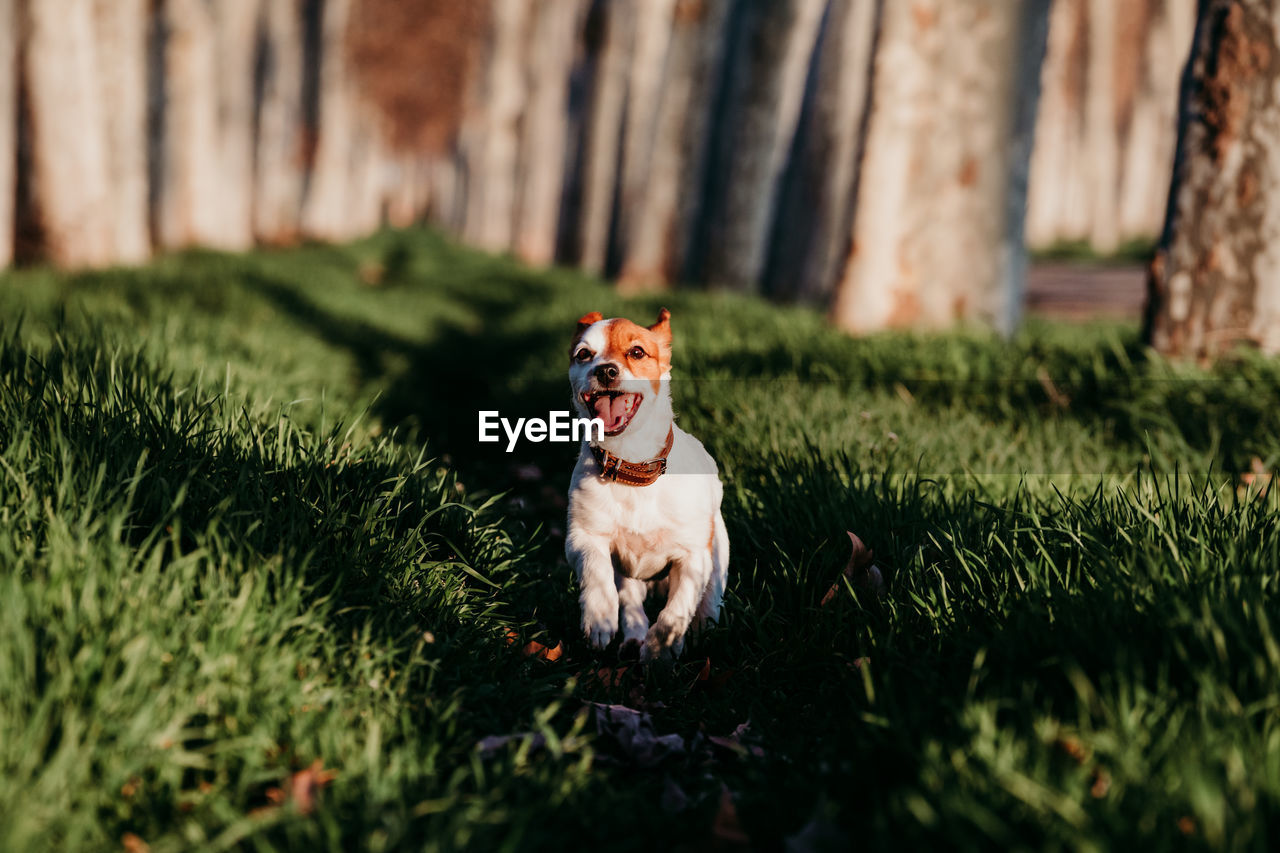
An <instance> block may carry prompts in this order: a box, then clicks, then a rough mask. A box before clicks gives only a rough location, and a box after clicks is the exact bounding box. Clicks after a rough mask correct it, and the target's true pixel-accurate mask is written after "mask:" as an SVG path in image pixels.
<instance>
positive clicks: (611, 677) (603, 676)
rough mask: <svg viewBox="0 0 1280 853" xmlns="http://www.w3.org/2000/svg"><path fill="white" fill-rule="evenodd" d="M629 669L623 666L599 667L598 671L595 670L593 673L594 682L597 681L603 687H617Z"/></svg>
mask: <svg viewBox="0 0 1280 853" xmlns="http://www.w3.org/2000/svg"><path fill="white" fill-rule="evenodd" d="M629 668H630V667H625V666H618V667H608V666H605V667H601V668H600V669H597V670H596V672H595V675H596V680H598V681H599V682H600V683H601V684H603V685H604V686H605V687H617V686H618V685H620V684H621V683H622V679H623V676H625V675H626V674H627V670H628V669H629Z"/></svg>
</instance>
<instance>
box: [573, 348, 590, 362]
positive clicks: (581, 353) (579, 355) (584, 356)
mask: <svg viewBox="0 0 1280 853" xmlns="http://www.w3.org/2000/svg"><path fill="white" fill-rule="evenodd" d="M573 360H574V361H590V360H591V350H589V349H587V348H586V347H583V348H582V349H580V350H578V351H577V352H575V353H574V354H573Z"/></svg>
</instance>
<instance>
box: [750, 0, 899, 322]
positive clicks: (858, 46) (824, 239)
mask: <svg viewBox="0 0 1280 853" xmlns="http://www.w3.org/2000/svg"><path fill="white" fill-rule="evenodd" d="M882 2H883V0H833V2H832V3H831V7H830V11H829V13H828V15H829V17H828V20H827V22H826V23H825V24H824V27H823V29H824V32H823V34H822V37H821V41H820V42H819V44H818V56H817V68H816V75H815V79H814V83H813V88H812V91H811V94H810V97H809V99H808V103H807V104H806V106H805V110H804V113H803V115H802V117H801V120H800V128H799V130H798V135H797V144H796V151H795V153H794V155H793V156H792V158H791V164H790V166H789V168H788V174H787V177H786V181H785V184H784V188H783V191H782V196H781V199H780V201H779V207H778V214H777V222H776V226H775V228H774V235H773V238H772V240H771V247H770V252H771V254H770V258H769V265H768V268H767V270H766V281H765V291H766V292H767V293H769V294H770V295H773V296H777V297H781V298H784V299H792V300H798V301H806V302H829V301H830V296H831V291H832V288H833V287H834V286H835V283H836V279H837V277H838V276H839V274H840V262H841V261H842V260H843V259H844V256H845V253H846V252H847V251H848V248H849V230H850V228H851V226H852V218H853V204H854V199H855V198H856V193H857V184H858V163H859V161H860V159H861V153H862V143H863V132H864V129H865V125H864V121H865V118H866V112H867V99H868V96H869V95H870V83H871V69H872V60H873V58H874V50H875V34H876V29H877V20H878V17H879V15H880V7H881V5H882Z"/></svg>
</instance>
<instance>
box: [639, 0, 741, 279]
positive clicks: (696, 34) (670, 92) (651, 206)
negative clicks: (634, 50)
mask: <svg viewBox="0 0 1280 853" xmlns="http://www.w3.org/2000/svg"><path fill="white" fill-rule="evenodd" d="M731 5H732V4H731V0H679V2H677V3H676V5H675V7H674V9H673V11H672V34H671V43H670V47H669V50H668V55H667V63H666V73H665V76H664V79H663V83H662V89H661V101H660V102H659V104H658V109H657V115H656V117H655V118H654V122H653V124H654V134H653V140H652V147H651V150H650V153H649V155H648V170H647V178H646V180H645V181H644V182H643V183H642V184H641V186H640V187H639V188H638V196H639V197H638V198H636V197H634V196H633V199H632V204H634V208H633V210H632V214H631V218H630V229H629V234H628V236H627V239H626V241H625V242H626V245H625V249H624V250H623V254H622V264H621V272H620V273H619V286H620V287H621V288H622V289H623V290H625V291H634V290H638V289H642V288H649V287H662V286H665V285H669V284H671V283H672V282H673V281H674V280H675V279H676V277H677V276H678V275H679V274H680V269H681V267H682V265H683V263H684V260H685V255H686V251H687V249H688V242H689V232H690V230H691V228H692V223H691V221H690V220H691V218H692V216H693V215H695V214H696V210H697V198H698V195H699V194H700V192H701V189H702V180H703V172H704V168H705V162H706V156H707V139H708V134H709V127H708V125H709V122H710V119H711V112H712V106H711V104H712V101H713V99H714V96H715V93H716V87H717V85H718V83H719V79H718V77H719V71H720V69H721V65H722V63H723V58H724V47H725V44H724V28H725V23H726V21H727V20H728V15H729V11H730V6H731Z"/></svg>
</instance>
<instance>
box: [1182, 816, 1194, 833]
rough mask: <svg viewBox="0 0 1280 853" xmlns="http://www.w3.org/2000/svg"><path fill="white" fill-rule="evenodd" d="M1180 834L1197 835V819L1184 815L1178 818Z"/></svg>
mask: <svg viewBox="0 0 1280 853" xmlns="http://www.w3.org/2000/svg"><path fill="white" fill-rule="evenodd" d="M1178 832H1181V833H1182V834H1183V835H1195V833H1196V819H1195V818H1193V817H1190V816H1189V815H1183V816H1182V817H1180V818H1178Z"/></svg>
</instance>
